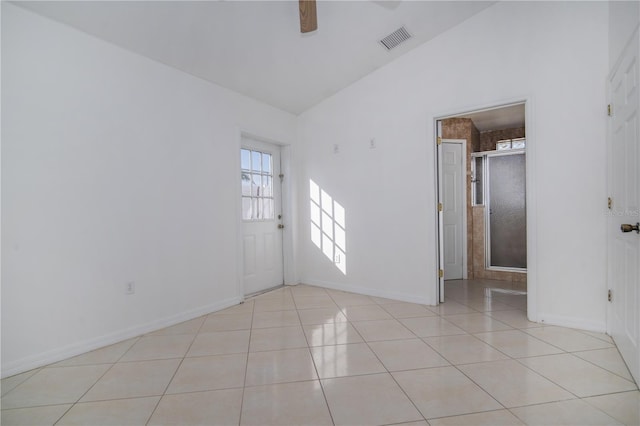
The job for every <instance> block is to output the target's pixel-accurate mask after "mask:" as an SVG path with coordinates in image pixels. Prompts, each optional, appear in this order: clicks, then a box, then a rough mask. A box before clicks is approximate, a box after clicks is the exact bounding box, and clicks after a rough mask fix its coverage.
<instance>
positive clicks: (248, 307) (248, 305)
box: [209, 299, 254, 316]
mask: <svg viewBox="0 0 640 426" xmlns="http://www.w3.org/2000/svg"><path fill="white" fill-rule="evenodd" d="M253 305H254V301H253V300H251V299H248V300H246V301H245V302H244V303H239V304H237V305H234V306H230V307H228V308H225V309H221V310H219V311H216V312H213V313H211V314H209V316H211V315H235V314H247V313H249V314H250V313H252V312H253V307H254V306H253Z"/></svg>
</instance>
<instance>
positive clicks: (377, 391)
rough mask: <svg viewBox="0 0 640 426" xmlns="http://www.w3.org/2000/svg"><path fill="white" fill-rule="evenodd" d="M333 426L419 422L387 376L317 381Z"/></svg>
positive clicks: (415, 413) (418, 414)
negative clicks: (322, 390)
mask: <svg viewBox="0 0 640 426" xmlns="http://www.w3.org/2000/svg"><path fill="white" fill-rule="evenodd" d="M321 382H322V387H323V388H324V392H325V396H326V398H327V402H328V404H329V409H330V410H331V414H332V416H333V421H334V422H335V424H336V425H373V424H378V425H380V424H392V423H402V422H410V421H417V420H423V417H422V416H421V415H420V413H419V412H418V410H416V408H415V407H414V406H413V404H412V403H411V401H410V400H409V399H408V398H407V396H406V395H405V394H404V392H402V389H400V388H399V387H398V385H397V383H396V382H395V381H394V380H393V378H392V377H391V376H390V375H389V374H388V373H385V374H373V375H368V376H352V377H341V378H336V379H324V380H322V381H321Z"/></svg>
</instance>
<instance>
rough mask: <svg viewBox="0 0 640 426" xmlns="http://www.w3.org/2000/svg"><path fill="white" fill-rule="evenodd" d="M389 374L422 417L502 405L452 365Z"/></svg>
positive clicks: (463, 412) (434, 416) (487, 409)
mask: <svg viewBox="0 0 640 426" xmlns="http://www.w3.org/2000/svg"><path fill="white" fill-rule="evenodd" d="M392 374H393V377H394V378H395V379H396V380H397V382H398V383H399V384H400V387H402V389H404V391H405V392H406V393H407V395H409V398H411V401H413V403H414V404H415V405H416V407H418V409H419V410H420V412H421V413H422V415H423V416H424V417H425V418H426V419H430V418H437V417H447V416H454V415H459V414H468V413H475V412H478V411H489V410H497V409H500V408H502V406H501V405H500V404H498V403H497V402H496V401H495V400H494V399H493V398H492V397H491V396H490V395H489V394H487V393H486V392H485V391H484V390H482V389H481V388H480V387H478V385H476V384H475V383H473V382H472V381H471V380H469V378H467V377H465V376H464V374H462V373H460V371H458V370H457V369H456V368H454V367H440V368H429V369H425V370H412V371H401V372H396V373H392Z"/></svg>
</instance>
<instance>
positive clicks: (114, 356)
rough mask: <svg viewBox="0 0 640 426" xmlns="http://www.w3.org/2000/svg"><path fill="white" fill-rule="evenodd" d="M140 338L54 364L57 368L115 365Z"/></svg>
mask: <svg viewBox="0 0 640 426" xmlns="http://www.w3.org/2000/svg"><path fill="white" fill-rule="evenodd" d="M138 339H139V338H137V337H136V338H135V339H129V340H125V341H124V342H120V343H116V344H115V345H110V346H106V347H104V348H100V349H96V350H95V351H91V352H87V353H85V354H82V355H78V356H75V357H73V358H69V359H66V360H64V361H61V362H58V363H57V364H54V366H56V367H70V366H76V365H94V364H114V363H116V362H118V361H119V360H120V359H121V358H122V356H123V355H124V354H125V353H126V352H127V351H128V350H129V349H131V347H132V346H133V345H134V344H135V343H136V342H137V341H138Z"/></svg>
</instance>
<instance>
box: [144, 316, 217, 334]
mask: <svg viewBox="0 0 640 426" xmlns="http://www.w3.org/2000/svg"><path fill="white" fill-rule="evenodd" d="M206 318H207V317H206V316H202V317H198V318H194V319H192V320H189V321H184V322H181V323H180V324H176V325H173V326H171V327H167V328H163V329H161V330H158V331H154V332H153V333H149V334H147V335H148V336H171V335H173V334H196V333H197V332H198V331H200V327H202V324H203V323H204V321H205V319H206Z"/></svg>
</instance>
